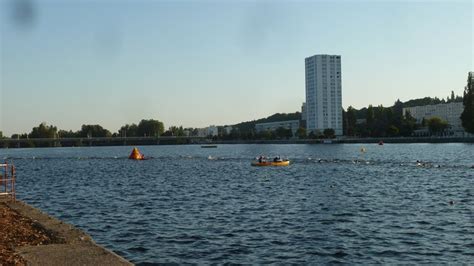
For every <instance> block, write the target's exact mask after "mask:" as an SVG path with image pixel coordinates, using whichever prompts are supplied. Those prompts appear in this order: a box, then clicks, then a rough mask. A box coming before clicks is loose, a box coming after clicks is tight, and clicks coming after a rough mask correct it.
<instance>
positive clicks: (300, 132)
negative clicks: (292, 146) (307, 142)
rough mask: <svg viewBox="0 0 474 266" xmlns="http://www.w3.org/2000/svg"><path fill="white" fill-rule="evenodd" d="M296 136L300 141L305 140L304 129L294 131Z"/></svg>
mask: <svg viewBox="0 0 474 266" xmlns="http://www.w3.org/2000/svg"><path fill="white" fill-rule="evenodd" d="M296 136H297V137H298V138H300V139H305V138H306V128H304V127H299V128H298V130H296Z"/></svg>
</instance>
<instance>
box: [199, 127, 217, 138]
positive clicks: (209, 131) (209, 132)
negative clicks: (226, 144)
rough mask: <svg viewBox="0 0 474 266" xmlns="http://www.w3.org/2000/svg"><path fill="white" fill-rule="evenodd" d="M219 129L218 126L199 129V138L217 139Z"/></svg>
mask: <svg viewBox="0 0 474 266" xmlns="http://www.w3.org/2000/svg"><path fill="white" fill-rule="evenodd" d="M218 133H219V132H218V128H217V127H216V126H209V127H205V128H198V129H197V136H198V137H215V136H217V135H218Z"/></svg>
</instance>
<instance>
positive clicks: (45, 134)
mask: <svg viewBox="0 0 474 266" xmlns="http://www.w3.org/2000/svg"><path fill="white" fill-rule="evenodd" d="M57 133H58V128H57V127H55V126H48V125H47V124H46V123H45V122H43V123H41V124H40V125H39V126H37V127H34V128H33V129H32V130H31V133H30V134H28V137H29V138H31V139H39V138H56V137H57Z"/></svg>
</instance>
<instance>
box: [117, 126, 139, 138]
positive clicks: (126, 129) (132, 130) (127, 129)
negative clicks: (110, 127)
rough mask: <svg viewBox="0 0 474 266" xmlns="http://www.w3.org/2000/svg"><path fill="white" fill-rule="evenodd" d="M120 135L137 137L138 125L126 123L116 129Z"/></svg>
mask: <svg viewBox="0 0 474 266" xmlns="http://www.w3.org/2000/svg"><path fill="white" fill-rule="evenodd" d="M118 133H119V136H120V137H138V126H137V125H136V124H131V125H129V124H126V125H125V126H122V127H121V128H120V129H119V130H118Z"/></svg>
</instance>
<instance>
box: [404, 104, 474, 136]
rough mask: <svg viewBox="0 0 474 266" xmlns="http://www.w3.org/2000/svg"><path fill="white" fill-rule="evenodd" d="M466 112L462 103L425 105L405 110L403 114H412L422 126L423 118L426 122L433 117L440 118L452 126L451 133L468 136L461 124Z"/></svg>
mask: <svg viewBox="0 0 474 266" xmlns="http://www.w3.org/2000/svg"><path fill="white" fill-rule="evenodd" d="M463 110H464V105H463V103H462V102H452V103H443V104H436V105H425V106H415V107H406V108H403V114H404V115H405V114H406V113H407V112H410V114H411V116H412V117H413V118H415V119H416V122H417V123H418V124H421V123H422V121H423V118H424V119H425V120H427V119H430V118H432V117H439V118H441V119H443V120H446V121H447V122H448V124H449V125H450V127H451V128H450V129H449V131H450V133H452V134H454V135H457V136H463V135H466V132H465V131H464V128H463V127H462V122H461V118H460V117H461V113H462V112H463Z"/></svg>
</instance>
